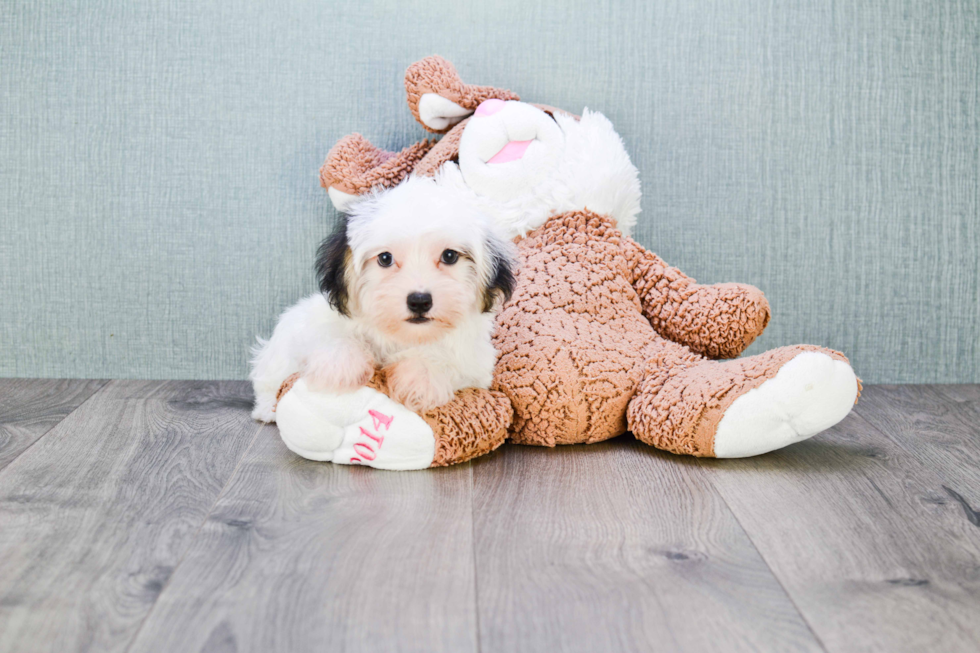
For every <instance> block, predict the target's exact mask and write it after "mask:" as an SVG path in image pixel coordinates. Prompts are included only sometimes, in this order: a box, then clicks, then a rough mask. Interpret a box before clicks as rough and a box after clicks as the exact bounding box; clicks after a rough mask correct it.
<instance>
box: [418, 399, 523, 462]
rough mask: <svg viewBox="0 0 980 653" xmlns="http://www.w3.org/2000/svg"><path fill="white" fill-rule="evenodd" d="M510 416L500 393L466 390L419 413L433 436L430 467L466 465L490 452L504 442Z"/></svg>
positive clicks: (506, 400) (508, 403) (506, 401)
mask: <svg viewBox="0 0 980 653" xmlns="http://www.w3.org/2000/svg"><path fill="white" fill-rule="evenodd" d="M512 417H513V410H512V409H511V405H510V401H509V400H508V399H507V397H505V396H504V395H503V394H502V393H500V392H491V391H489V390H478V389H476V388H467V389H465V390H460V391H459V392H457V393H456V397H455V398H454V399H453V400H452V401H450V402H449V403H448V404H445V405H443V406H439V407H438V408H435V409H433V410H430V411H427V412H425V413H422V419H424V420H425V421H426V422H427V423H428V424H429V426H430V427H431V428H432V432H433V433H434V434H435V437H436V455H435V458H433V460H432V466H433V467H445V466H446V465H455V464H456V463H461V462H466V461H467V460H471V459H473V458H476V457H477V456H482V455H483V454H486V453H490V452H491V451H493V450H494V449H496V448H497V447H499V446H500V445H502V444H503V443H504V440H506V439H507V429H508V427H509V426H510V423H511V419H512Z"/></svg>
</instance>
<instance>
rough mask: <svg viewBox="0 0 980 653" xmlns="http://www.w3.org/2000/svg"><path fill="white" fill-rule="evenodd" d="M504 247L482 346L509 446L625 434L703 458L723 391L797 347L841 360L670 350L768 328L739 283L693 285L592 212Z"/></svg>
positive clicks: (714, 344) (729, 344)
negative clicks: (512, 281) (509, 409)
mask: <svg viewBox="0 0 980 653" xmlns="http://www.w3.org/2000/svg"><path fill="white" fill-rule="evenodd" d="M518 252H519V256H520V266H519V270H520V272H519V275H518V285H517V290H516V292H515V293H514V296H513V298H512V299H511V301H510V302H508V304H507V305H506V306H505V307H504V309H503V311H502V312H501V314H500V316H499V317H498V319H497V331H496V334H495V337H494V344H495V345H496V347H497V349H498V351H499V352H500V358H499V360H498V363H497V368H496V370H495V374H494V389H495V390H499V391H501V392H503V393H504V394H505V395H506V396H507V397H508V398H509V399H510V400H511V403H512V404H513V407H514V424H513V426H512V427H511V439H512V440H514V441H515V442H519V443H523V444H537V445H544V446H554V445H556V444H570V443H578V442H597V441H599V440H605V439H607V438H611V437H614V436H616V435H619V434H621V433H623V432H624V431H626V430H627V427H629V428H630V429H631V430H633V431H634V433H635V434H636V435H637V437H638V438H640V439H641V440H643V441H644V442H647V443H649V444H652V445H654V446H656V447H658V448H660V449H666V450H668V451H673V452H675V453H687V454H692V455H700V456H710V455H713V447H714V444H713V443H714V433H715V428H716V427H717V424H718V422H719V421H720V419H721V416H722V414H723V412H724V409H725V408H727V406H728V405H730V403H731V401H734V399H735V398H736V397H737V396H740V395H741V394H744V393H745V392H747V391H748V390H750V389H752V388H753V387H756V386H757V385H759V384H761V383H762V382H763V381H764V380H765V379H766V378H771V376H773V375H775V373H776V372H777V371H778V370H779V367H780V366H781V365H782V364H784V363H785V362H787V361H789V360H790V359H791V358H792V357H793V356H794V355H795V354H797V353H799V352H800V351H816V350H819V351H825V352H827V353H828V354H830V355H832V356H834V357H838V358H841V359H843V357H842V355H841V354H838V353H837V352H832V351H830V350H824V349H821V348H819V347H813V346H808V345H803V346H800V347H796V348H792V347H791V348H783V349H777V350H774V351H771V352H766V353H765V354H760V355H759V356H754V357H751V358H747V359H740V360H736V361H726V362H716V361H711V360H708V359H707V358H705V357H704V356H703V355H702V354H700V353H698V352H696V351H693V350H692V349H691V348H690V347H688V346H685V345H684V344H680V343H678V342H672V341H671V340H669V339H668V338H667V337H666V336H669V337H671V338H677V339H678V340H681V339H683V340H684V341H686V342H687V343H688V344H690V345H692V346H694V347H697V348H698V350H699V351H703V352H706V353H709V354H711V355H725V356H735V355H738V354H739V353H741V351H742V350H743V349H744V348H745V347H746V346H748V344H749V343H750V342H751V341H752V340H753V339H754V338H755V337H756V336H757V335H758V334H759V333H760V332H761V331H762V328H763V327H764V326H765V324H766V322H767V321H768V316H769V310H768V304H767V303H766V301H765V298H764V297H763V296H762V293H761V292H759V291H758V290H757V289H755V288H753V287H751V286H744V285H740V284H718V285H714V286H701V285H698V284H696V283H695V282H694V280H692V279H689V278H687V277H685V276H684V275H683V274H681V273H680V272H679V271H678V270H676V269H675V268H671V267H669V266H667V265H666V264H665V263H664V262H663V261H662V260H660V259H659V258H658V257H656V256H655V255H653V254H650V253H649V252H646V251H645V250H643V249H642V248H641V247H640V246H639V245H637V244H636V243H635V242H634V241H633V240H632V239H630V238H628V237H624V236H623V235H622V234H621V233H620V232H619V230H618V229H616V228H615V224H614V222H613V221H612V219H611V218H608V217H605V216H600V215H597V214H594V213H591V212H589V211H576V212H572V213H566V214H562V215H559V216H555V217H553V218H552V219H551V220H549V221H548V222H547V223H545V225H544V226H542V227H541V228H539V229H538V230H536V231H534V232H532V233H531V234H529V235H528V236H527V237H526V238H524V239H522V240H520V241H519V242H518ZM716 324H721V325H723V327H719V328H715V325H716ZM634 394H635V395H636V398H634Z"/></svg>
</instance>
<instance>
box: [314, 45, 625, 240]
mask: <svg viewBox="0 0 980 653" xmlns="http://www.w3.org/2000/svg"><path fill="white" fill-rule="evenodd" d="M405 86H406V90H407V94H408V101H409V108H410V109H411V110H412V113H413V115H415V117H416V118H417V119H418V120H419V122H420V123H422V125H423V126H424V127H426V129H429V130H430V131H445V132H447V133H446V135H445V136H444V137H443V138H442V140H440V141H439V142H438V143H430V142H427V141H423V143H419V144H416V145H413V146H410V147H409V148H406V149H405V150H402V151H401V152H399V153H389V152H382V151H380V150H377V148H373V146H371V145H370V143H368V142H367V141H366V140H365V139H363V137H361V136H360V135H357V134H355V135H353V136H349V137H347V138H346V139H344V140H342V141H341V142H340V143H338V144H337V146H335V147H334V149H333V150H331V153H330V155H328V157H327V161H326V162H325V163H324V166H323V168H322V169H321V181H322V183H323V185H324V186H325V187H326V188H327V189H328V191H329V192H330V197H331V199H332V200H333V201H334V204H335V206H337V208H338V209H339V210H344V209H345V208H346V207H347V206H349V205H350V203H351V202H352V201H353V200H354V199H355V196H356V195H359V194H363V193H365V192H368V191H370V190H371V189H372V188H377V187H379V186H380V187H389V186H392V185H394V184H397V183H398V182H400V181H401V180H402V179H404V177H405V176H407V175H408V174H410V173H414V174H416V175H426V176H434V177H436V179H437V181H438V183H440V184H445V185H451V186H453V187H456V188H458V189H459V190H461V191H462V192H463V193H464V194H466V195H468V196H469V197H470V198H471V200H472V201H474V202H476V203H478V204H479V205H480V207H481V209H482V210H484V211H485V212H487V213H488V214H490V215H491V216H493V217H494V219H495V221H496V222H497V224H498V226H500V227H501V229H503V230H504V231H505V232H506V234H507V235H509V236H510V237H518V236H523V235H524V234H526V233H528V232H529V231H532V230H534V229H535V228H537V227H539V226H541V225H542V224H544V222H545V221H546V220H547V219H548V218H549V217H550V216H552V215H555V214H558V213H563V212H566V211H573V210H579V209H585V208H588V209H589V210H591V211H594V212H596V213H601V214H605V215H609V216H611V217H612V218H614V219H615V220H616V221H617V224H618V226H619V228H620V229H621V230H622V231H623V232H624V233H627V234H628V233H629V231H630V229H631V228H632V227H633V225H634V224H635V223H636V216H637V214H638V213H639V211H640V183H639V178H638V174H637V170H636V168H635V167H634V166H633V164H632V162H631V161H630V159H629V156H628V155H627V154H626V150H625V148H624V146H623V142H622V139H621V138H620V137H619V135H618V134H617V133H616V131H615V129H613V126H612V124H611V123H610V122H609V120H607V119H606V117H605V116H603V115H602V114H601V113H598V112H594V111H589V110H588V109H585V110H584V111H583V113H582V116H581V117H578V116H575V115H573V114H570V113H567V112H565V111H562V110H559V109H555V108H553V107H549V106H546V105H534V104H529V103H525V102H521V101H519V99H518V98H517V96H516V95H515V94H513V93H512V92H510V91H504V90H500V89H495V88H493V87H486V86H468V85H465V84H463V83H462V82H461V81H460V80H459V76H458V75H457V74H456V71H455V69H454V68H453V67H452V65H451V64H449V63H448V62H447V61H445V60H444V59H442V58H441V57H428V58H426V59H423V60H421V61H419V62H417V63H415V64H413V65H412V66H411V67H409V69H408V71H407V73H406V81H405ZM358 161H363V163H358ZM352 162H353V163H352ZM358 175H359V176H360V177H359V178H358Z"/></svg>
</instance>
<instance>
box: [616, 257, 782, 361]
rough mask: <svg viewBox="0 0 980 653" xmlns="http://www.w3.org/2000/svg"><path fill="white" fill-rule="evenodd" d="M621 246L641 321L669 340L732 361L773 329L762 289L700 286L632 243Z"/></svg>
mask: <svg viewBox="0 0 980 653" xmlns="http://www.w3.org/2000/svg"><path fill="white" fill-rule="evenodd" d="M623 242H624V247H625V248H626V250H627V255H628V256H629V257H630V260H631V262H630V265H631V267H632V268H633V271H634V276H633V285H634V286H635V287H636V291H637V293H639V295H640V297H641V298H642V306H643V315H645V316H646V318H647V319H648V320H650V323H651V324H652V325H653V328H654V329H656V330H657V332H658V333H660V334H661V335H662V336H664V337H665V338H667V339H669V340H673V341H674V342H678V343H680V344H682V345H687V346H688V347H689V348H690V349H691V350H693V351H695V352H697V353H699V354H704V355H705V356H708V357H709V358H734V357H735V356H738V355H739V354H741V353H742V352H743V351H745V349H746V347H748V346H749V345H750V344H752V341H753V340H755V339H756V337H758V336H759V334H761V333H762V330H763V329H765V328H766V325H767V324H769V302H768V301H766V298H765V296H764V295H763V294H762V291H761V290H759V289H758V288H755V287H753V286H748V285H745V284H740V283H721V284H715V285H712V286H702V285H699V284H698V283H697V282H695V281H694V279H691V278H690V277H687V276H685V275H684V273H683V272H681V271H680V270H678V269H677V268H674V267H670V266H668V265H667V264H666V263H664V262H663V260H661V258H660V257H659V256H657V255H656V254H654V253H652V252H648V251H647V250H645V249H643V248H642V247H640V245H638V244H637V243H636V242H634V241H633V240H631V239H628V238H627V239H624V241H623Z"/></svg>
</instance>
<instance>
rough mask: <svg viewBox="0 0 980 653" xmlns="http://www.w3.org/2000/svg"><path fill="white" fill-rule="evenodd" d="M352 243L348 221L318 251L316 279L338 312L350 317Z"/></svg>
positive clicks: (321, 290)
mask: <svg viewBox="0 0 980 653" xmlns="http://www.w3.org/2000/svg"><path fill="white" fill-rule="evenodd" d="M350 257H351V252H350V243H349V242H348V240H347V221H346V220H345V221H344V222H343V223H341V225H340V226H339V227H337V230H336V231H334V232H333V233H332V234H331V235H330V236H329V237H328V238H327V239H326V240H324V241H323V243H321V244H320V248H319V249H318V250H317V252H316V279H317V282H318V283H319V284H320V292H322V293H323V294H325V295H326V296H327V301H329V302H330V305H331V306H333V307H334V308H335V309H337V312H338V313H340V314H341V315H344V316H346V317H350V310H348V308H347V300H348V298H349V293H348V290H347V268H348V265H349V262H350Z"/></svg>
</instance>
